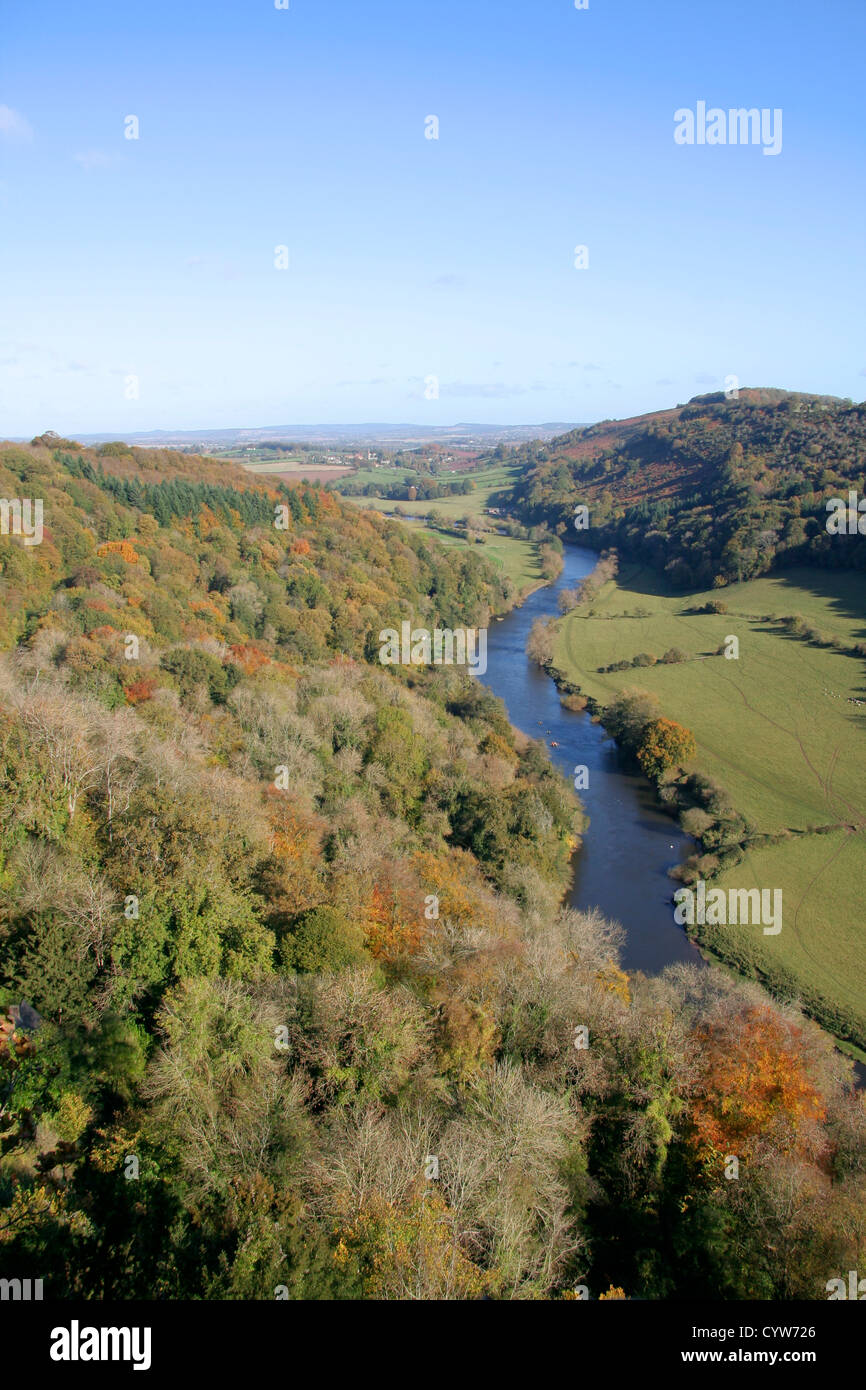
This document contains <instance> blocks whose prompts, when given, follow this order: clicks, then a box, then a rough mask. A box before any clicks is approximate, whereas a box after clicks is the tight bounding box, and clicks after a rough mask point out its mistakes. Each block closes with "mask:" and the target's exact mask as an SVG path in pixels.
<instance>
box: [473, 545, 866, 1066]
mask: <svg viewBox="0 0 866 1390" xmlns="http://www.w3.org/2000/svg"><path fill="white" fill-rule="evenodd" d="M564 558H565V565H564V568H563V571H562V574H561V575H560V577H559V579H558V580H557V581H556V583H555V584H553V585H548V586H547V587H545V588H543V589H536V591H535V593H534V594H531V595H530V597H529V598H528V599H527V600H526V602H525V603H524V605H523V607H522V608H514V609H512V610H511V612H510V613H508V614H506V616H505V617H504V618H501V619H496V618H494V619H493V621H492V622H491V624H490V627H489V630H488V634H487V671H486V673H485V675H484V676H483V678H482V679H483V683H484V684H485V685H486V686H488V687H489V689H490V690H492V691H493V693H494V695H499V696H500V697H501V698H502V699H503V700H504V701H505V707H506V709H507V710H508V717H509V719H510V720H511V722H512V724H515V725H516V726H517V728H518V729H522V730H523V732H524V733H525V734H529V736H530V737H531V738H541V739H544V741H545V743H546V744H547V746H548V748H549V749H550V756H551V758H552V759H553V761H554V762H555V763H556V765H557V767H559V768H560V770H561V771H562V772H564V773H565V775H566V776H567V777H568V778H569V779H573V777H574V769H575V767H577V766H583V767H586V768H587V769H588V772H589V785H588V786H587V787H586V789H585V790H582V791H581V792H580V793H579V795H580V799H581V801H582V802H583V806H584V809H585V811H586V813H587V815H588V816H589V822H590V823H589V826H588V828H587V830H586V833H585V835H584V839H583V842H582V844H581V845H580V847H579V849H577V850H576V851H575V854H574V858H573V860H572V870H573V874H574V878H573V882H572V887H571V891H570V892H569V895H568V902H569V904H570V905H571V906H572V907H576V908H588V907H598V908H599V909H600V910H601V911H602V912H603V913H604V915H605V917H608V918H610V919H612V920H613V921H616V922H619V923H620V924H621V925H622V926H623V927H624V928H625V940H624V943H623V950H622V964H623V966H624V967H625V969H626V970H643V971H645V972H646V973H647V974H655V973H656V972H658V971H659V970H663V969H664V967H665V966H666V965H672V964H673V963H674V961H689V962H691V963H692V964H693V965H703V964H704V961H703V957H702V956H701V953H700V951H699V950H698V948H697V946H694V945H693V944H692V943H691V942H690V941H689V939H688V937H687V936H686V934H685V932H684V931H683V929H682V927H678V926H677V924H676V922H675V921H674V917H673V907H672V904H671V894H672V893H673V891H674V883H673V880H672V879H670V878H669V877H668V870H669V869H670V868H672V867H673V866H674V865H675V864H678V863H680V861H681V860H682V859H684V858H685V856H686V855H687V854H689V853H690V852H691V850H692V849H693V846H694V841H693V840H691V839H689V837H688V836H687V835H684V834H683V833H682V831H681V830H680V828H679V826H678V825H677V822H676V821H675V820H673V819H672V818H671V817H669V816H666V815H665V814H664V813H663V812H662V811H660V810H659V809H658V806H657V805H656V802H655V796H654V793H653V791H652V788H651V787H650V785H649V783H648V782H646V781H645V780H644V778H643V777H641V776H639V775H636V774H634V773H631V772H628V771H626V769H625V768H624V767H623V765H622V759H621V756H620V754H619V752H618V750H617V748H616V745H615V744H614V743H613V741H612V739H609V738H608V737H607V735H606V734H605V732H604V729H603V728H602V727H601V725H600V724H593V722H592V720H591V718H590V716H589V715H588V714H585V713H580V714H578V713H576V712H575V711H574V710H569V709H565V708H564V706H563V705H561V704H560V701H559V691H558V690H557V688H556V686H555V685H554V683H553V681H552V680H551V679H550V677H549V676H548V675H546V674H545V672H544V671H542V670H541V669H540V667H538V666H536V664H535V662H534V661H530V660H529V657H528V656H527V655H526V639H527V637H528V636H529V629H530V628H531V627H532V624H533V623H534V622H535V619H536V618H546V617H548V616H549V615H550V614H554V615H556V616H558V615H559V606H558V594H559V591H560V589H571V588H573V587H574V585H575V584H576V583H577V582H578V581H579V580H580V579H583V578H584V576H585V575H587V574H589V572H590V570H592V569H593V568H594V567H595V564H596V562H597V560H598V556H597V555H596V553H595V551H594V550H587V549H586V548H585V547H583V546H573V545H567V546H566V547H565V557H564ZM552 743H557V744H558V745H559V746H558V747H557V748H552V747H551V744H552ZM854 1070H855V1074H856V1077H857V1084H858V1085H859V1086H861V1087H866V1063H864V1062H855V1063H854Z"/></svg>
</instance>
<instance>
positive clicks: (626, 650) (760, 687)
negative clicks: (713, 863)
mask: <svg viewBox="0 0 866 1390" xmlns="http://www.w3.org/2000/svg"><path fill="white" fill-rule="evenodd" d="M709 599H722V600H723V601H724V602H725V603H726V604H727V605H728V608H729V612H728V613H727V614H721V615H703V614H702V615H696V614H695V613H694V612H692V611H690V610H693V609H695V608H697V607H699V606H701V605H702V604H704V603H706V602H707V601H708V600H709ZM638 609H642V610H645V611H646V614H647V616H643V617H638V616H634V615H635V613H636V610H638ZM791 614H799V615H801V616H802V617H803V618H804V619H805V620H806V621H807V622H808V623H810V624H812V625H814V627H816V628H818V629H819V630H820V631H821V632H822V633H826V634H827V635H828V636H837V637H839V638H840V639H841V640H842V642H843V643H845V645H849V644H851V643H854V642H862V641H863V640H864V638H866V619H864V614H866V576H862V575H859V576H858V575H855V574H849V573H833V572H829V571H820V570H792V571H789V572H787V573H784V574H781V575H778V576H774V577H773V578H764V579H759V580H753V581H751V582H749V583H745V584H736V585H730V586H728V587H727V588H725V589H722V590H715V591H714V592H712V593H707V594H692V595H688V596H687V597H683V596H682V595H674V594H672V593H670V592H669V591H667V590H666V589H665V588H664V586H663V583H662V582H661V580H660V578H659V576H658V575H653V574H651V573H650V572H649V571H647V570H645V569H639V568H637V567H632V568H630V569H629V568H628V567H627V566H624V568H623V571H622V573H621V574H620V576H619V578H618V580H617V581H616V582H615V583H610V584H608V585H607V586H606V587H605V588H604V589H603V590H602V591H601V594H600V595H599V596H598V597H597V598H596V599H595V600H594V601H593V603H592V604H591V606H590V608H589V610H588V611H586V610H584V609H578V610H576V611H575V612H573V613H571V614H570V615H569V616H568V617H567V618H565V619H563V620H562V622H561V623H560V624H559V627H558V637H557V647H556V651H555V655H554V661H555V663H556V665H557V666H558V667H559V668H560V669H561V670H562V671H563V672H564V673H565V674H566V675H567V676H568V678H569V679H570V680H572V681H574V683H575V684H577V685H579V686H580V688H581V690H582V691H583V692H584V693H586V694H588V695H590V696H592V697H594V698H595V699H596V700H598V701H600V702H601V703H607V702H609V701H610V699H611V698H612V697H613V696H614V694H615V693H616V692H617V691H618V690H621V689H623V688H625V687H628V686H632V687H637V688H639V689H642V690H649V691H652V692H654V693H655V694H656V695H657V696H658V698H659V702H660V705H661V710H662V713H663V714H664V715H666V716H668V717H670V718H672V719H676V720H678V721H679V722H680V723H682V724H685V725H687V726H688V727H689V728H690V729H691V730H692V731H693V733H694V735H695V738H696V740H697V746H698V752H697V758H696V760H695V761H696V766H697V767H698V768H699V769H700V770H701V771H704V772H707V773H709V774H710V776H712V777H714V778H715V779H716V780H717V781H718V782H720V783H721V784H722V785H723V786H724V787H725V788H726V790H727V791H728V792H729V793H730V796H731V800H732V801H733V803H734V805H735V806H736V807H737V809H738V810H739V811H741V812H743V813H744V814H745V815H746V816H747V817H748V818H749V820H750V821H751V822H752V824H753V826H754V828H755V830H756V831H757V832H759V833H772V834H776V833H778V832H784V831H789V832H791V835H790V838H786V839H784V840H782V841H781V842H780V843H778V844H775V845H768V846H761V847H758V848H755V847H752V848H750V849H749V850H748V851H747V854H746V858H745V860H744V862H743V863H741V864H740V865H739V866H738V867H737V868H736V869H734V870H731V871H729V872H728V874H727V875H722V876H720V877H719V878H718V879H716V880H714V884H713V886H719V887H722V888H729V887H738V888H751V887H758V888H761V887H765V888H781V889H782V891H783V926H782V931H781V933H780V934H779V935H778V936H764V935H763V934H762V932H761V928H760V927H726V928H716V929H715V931H716V932H724V933H725V934H726V941H727V944H728V946H729V947H730V948H733V949H734V950H739V951H742V952H745V954H746V955H747V956H749V958H751V959H752V960H755V961H757V962H758V963H759V964H761V963H765V962H767V961H769V962H772V963H774V964H776V965H780V966H782V967H783V968H784V969H786V970H787V971H789V972H791V973H792V974H793V975H794V976H795V977H796V980H797V982H798V984H799V985H800V987H801V988H803V989H804V990H808V989H813V990H817V991H819V992H820V993H821V994H823V995H824V996H825V997H826V998H827V999H828V1000H831V1001H833V1002H834V1003H837V1004H841V1005H843V1006H845V1007H847V1008H849V1009H853V1010H855V1011H856V1012H857V1014H858V1015H859V1016H860V1017H861V1018H862V1019H863V1020H864V1027H866V911H864V907H863V903H862V901H861V898H860V893H861V891H862V885H863V883H864V882H866V791H864V787H866V663H864V661H863V660H862V659H859V658H856V657H852V656H849V655H845V654H843V653H841V652H838V651H834V650H831V649H828V648H820V647H817V646H814V645H811V644H810V643H808V642H805V641H803V640H800V639H797V638H795V637H792V636H789V635H788V634H787V633H785V632H784V631H783V630H782V629H781V628H780V627H779V626H778V624H774V623H773V622H772V621H771V619H772V618H781V617H784V616H787V615H791ZM629 615H631V616H629ZM731 635H733V636H736V637H737V638H738V639H739V658H738V659H737V660H727V659H726V658H725V657H723V656H715V655H712V653H713V652H715V650H716V649H717V648H718V647H719V646H720V645H721V644H722V643H723V642H724V641H725V639H726V638H727V637H729V636H731ZM670 647H677V648H679V649H681V650H682V651H683V652H685V653H686V654H687V655H688V657H689V660H687V661H686V662H683V663H681V664H673V665H661V664H660V665H656V666H652V667H641V668H638V669H631V670H626V671H620V672H616V673H610V674H601V673H600V672H599V669H598V668H599V667H602V666H607V665H610V664H611V663H613V662H615V661H617V660H628V659H631V658H633V657H634V656H636V655H637V654H638V653H641V652H646V653H650V654H652V655H655V656H657V657H660V656H661V655H662V654H663V653H664V652H665V651H666V650H667V649H668V648H670ZM858 700H860V701H864V703H863V704H862V705H858V704H856V703H855V701H858ZM819 827H820V828H821V829H822V831H823V832H824V833H820V834H819V833H816V831H817V829H818V828H819ZM831 827H832V828H831ZM720 949H721V943H720ZM727 954H728V955H730V954H731V951H730V949H729V950H728V951H727Z"/></svg>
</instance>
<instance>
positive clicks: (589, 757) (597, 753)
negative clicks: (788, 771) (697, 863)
mask: <svg viewBox="0 0 866 1390" xmlns="http://www.w3.org/2000/svg"><path fill="white" fill-rule="evenodd" d="M597 559H598V556H597V555H596V553H595V552H594V551H592V550H587V549H585V548H584V547H581V546H572V545H568V546H566V549H565V566H564V569H563V572H562V574H561V576H560V578H559V579H558V580H557V582H556V584H554V585H549V586H547V587H546V588H543V589H537V590H536V591H535V593H534V594H532V595H530V597H529V598H528V599H527V600H526V602H525V603H524V604H523V607H522V608H514V609H512V611H511V612H510V613H508V614H507V615H506V616H505V617H504V618H502V619H501V620H497V619H494V620H493V621H492V622H491V624H490V628H489V630H488V634H487V671H486V673H485V675H484V676H483V677H482V678H481V679H482V680H483V682H484V684H485V685H487V686H488V687H489V689H490V690H492V691H493V693H494V694H495V695H499V696H501V698H502V699H503V700H504V701H505V706H506V709H507V710H508V717H509V719H510V720H511V722H512V724H515V725H516V726H517V728H518V729H522V730H523V732H524V733H526V734H528V735H529V736H530V737H531V738H541V739H544V741H545V742H546V744H547V746H548V748H549V749H550V755H551V757H552V759H553V760H554V762H555V763H556V765H557V766H558V767H559V768H560V769H561V770H562V772H564V773H565V774H566V776H567V777H568V778H569V779H570V780H572V779H573V778H574V769H575V767H576V766H579V765H582V766H584V767H586V768H587V769H588V772H589V785H588V787H587V788H586V789H585V790H581V791H580V792H579V795H580V799H581V801H582V802H583V805H584V808H585V810H586V813H587V815H588V816H589V821H590V824H589V827H588V829H587V831H586V834H585V836H584V840H583V843H582V845H581V846H580V848H579V849H578V850H577V851H576V853H575V855H574V860H573V864H572V868H573V871H574V881H573V885H572V888H571V892H570V893H569V897H568V901H569V903H570V904H571V906H572V907H576V908H587V907H598V908H600V909H601V911H602V912H603V913H604V915H605V916H606V917H609V918H612V919H614V920H615V921H617V922H620V923H621V924H622V925H623V926H624V927H625V929H626V936H625V943H624V948H623V955H622V963H623V965H624V967H625V969H627V970H645V971H646V972H647V973H655V972H656V971H659V970H661V969H663V968H664V966H666V965H671V964H672V963H673V962H674V961H691V962H693V963H694V964H696V965H700V964H701V963H702V958H701V955H700V952H699V951H698V949H697V947H696V946H693V945H692V943H691V942H690V941H689V940H688V938H687V936H686V934H685V932H684V931H683V929H682V927H678V926H677V924H676V923H675V922H674V918H673V907H672V905H671V894H672V892H673V890H674V884H673V882H672V880H671V879H670V878H669V877H668V873H667V871H668V869H669V868H671V867H672V866H673V865H674V864H677V863H679V862H680V860H681V859H683V858H684V857H685V855H686V854H687V853H688V852H689V851H690V849H691V848H692V844H693V842H692V841H691V840H690V839H688V837H687V836H685V835H683V833H682V831H681V830H680V829H679V827H678V825H677V822H676V821H675V820H673V819H672V818H671V817H669V816H666V815H664V813H663V812H661V811H660V810H659V809H658V807H657V806H656V804H655V799H654V795H653V792H652V789H651V787H650V786H649V784H648V783H647V782H646V781H645V780H644V779H643V778H642V777H640V776H636V775H634V774H633V773H630V772H628V771H626V770H625V769H624V767H623V766H622V760H621V757H620V754H619V752H618V750H617V748H616V746H615V744H614V743H613V742H612V740H611V739H609V738H608V737H607V736H606V734H605V732H604V730H603V729H602V727H601V725H600V724H593V722H592V720H591V719H590V717H589V715H588V714H583V713H581V714H578V713H575V712H574V711H573V710H568V709H565V708H564V707H563V706H562V705H561V704H560V701H559V692H558V691H557V689H556V686H555V685H554V683H553V681H552V680H551V679H550V677H549V676H548V675H546V674H545V672H544V671H542V670H541V669H540V668H539V667H538V666H536V665H535V663H534V662H532V661H530V660H529V658H528V657H527V655H526V639H527V636H528V635H529V629H530V628H531V627H532V624H533V622H534V621H535V619H536V618H540V617H547V616H548V615H549V614H557V615H558V613H559V609H558V606H557V596H558V594H559V590H560V589H562V588H572V587H573V586H574V585H575V584H576V583H577V582H578V580H580V579H582V578H583V577H584V576H585V575H587V574H589V572H590V570H592V569H593V568H594V566H595V564H596V562H597ZM552 743H557V744H558V745H559V747H558V748H551V744H552Z"/></svg>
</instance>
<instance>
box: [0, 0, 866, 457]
mask: <svg viewBox="0 0 866 1390" xmlns="http://www.w3.org/2000/svg"><path fill="white" fill-rule="evenodd" d="M0 33H2V35H3V39H2V44H0V227H2V230H0V244H2V260H3V266H4V273H3V291H2V313H0V435H30V434H32V433H35V432H36V431H41V430H43V429H46V428H53V429H56V430H58V431H61V432H66V433H72V434H74V433H76V432H79V433H85V432H91V431H93V432H95V431H110V432H116V433H117V434H118V435H123V434H124V433H125V432H130V431H133V430H141V429H151V428H170V429H180V428H197V427H202V428H204V427H219V426H226V427H228V426H243V425H249V426H252V425H269V424H273V425H277V424H290V423H306V422H314V421H333V422H356V421H374V420H375V421H419V422H421V423H429V424H446V423H452V422H454V421H460V420H463V421H499V422H503V423H521V422H541V421H553V420H573V421H582V420H594V419H601V418H604V417H608V416H624V415H629V414H634V413H637V412H640V411H644V410H650V409H655V408H658V407H661V406H665V405H670V404H674V403H676V402H677V401H682V400H686V399H688V397H690V396H692V395H696V394H698V393H700V392H704V391H708V390H713V389H720V388H721V387H722V386H723V384H724V379H725V377H727V376H728V375H734V376H736V377H737V378H738V379H739V381H740V383H741V384H742V385H768V386H769V385H772V386H783V387H787V388H790V389H794V390H813V391H820V392H829V393H832V394H837V395H842V396H852V397H854V398H855V399H857V400H861V399H863V398H864V397H866V343H864V332H863V324H864V303H866V295H864V281H866V271H864V250H866V238H864V230H863V229H864V226H866V216H864V213H866V178H864V173H866V167H864V166H866V160H864V143H866V110H864V106H863V101H862V91H863V81H862V70H863V60H864V54H866V5H864V4H863V3H862V0H824V3H823V4H822V5H820V6H817V5H814V4H813V3H811V0H808V2H807V0H729V2H728V3H726V4H718V5H711V4H709V3H696V0H657V3H649V0H642V3H641V2H640V0H618V2H615V0H589V9H588V10H585V11H578V10H576V9H575V8H574V3H573V0H526V3H518V2H517V0H435V3H433V0H430V3H425V2H424V0H414V2H413V0H363V3H360V0H333V2H332V3H331V2H329V0H290V9H288V10H277V9H276V8H275V7H274V4H273V0H213V3H208V0H184V3H183V4H179V3H177V0H147V2H146V3H133V4H124V3H117V0H79V3H76V4H69V3H66V2H65V0H64V3H61V0H42V3H39V4H31V5H28V6H24V5H21V4H19V3H17V2H16V0H0ZM699 100H704V101H706V102H707V104H708V105H709V106H711V107H712V106H719V107H721V108H723V109H728V108H731V107H739V106H746V107H758V108H765V107H766V108H781V110H782V112H783V144H782V151H781V153H780V154H779V155H778V156H775V157H774V156H766V155H764V154H763V152H762V149H761V148H760V147H756V146H742V145H740V146H737V145H726V146H712V147H711V146H707V145H703V146H698V145H693V146H679V145H677V144H676V143H675V142H674V139H673V130H674V119H673V117H674V112H675V111H676V110H677V109H679V108H684V107H689V108H692V109H694V108H695V106H696V103H697V102H698V101H699ZM128 115H136V116H137V117H138V119H139V122H140V138H139V139H138V140H136V141H133V140H127V139H125V138H124V119H125V117H127V116H128ZM430 115H435V116H437V117H438V119H439V123H440V124H439V139H438V140H427V139H425V118H426V117H428V116H430ZM578 244H582V245H586V246H588V248H589V268H588V269H586V270H576V269H575V267H574V248H575V246H576V245H578ZM280 245H286V246H288V248H289V268H288V270H285V271H283V270H277V269H276V268H275V267H274V250H275V247H277V246H280ZM131 376H134V377H135V378H136V379H137V390H138V398H137V399H136V398H134V394H133V398H127V397H128V396H129V395H130V394H131V392H132V391H134V388H130V385H129V380H128V379H129V378H130V377H131ZM430 377H435V378H436V379H437V381H438V389H439V395H438V398H432V399H428V398H427V395H425V381H426V380H427V379H428V378H430Z"/></svg>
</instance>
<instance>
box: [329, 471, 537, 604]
mask: <svg viewBox="0 0 866 1390" xmlns="http://www.w3.org/2000/svg"><path fill="white" fill-rule="evenodd" d="M368 472H371V473H372V479H376V478H382V477H383V476H384V475H388V476H389V478H390V480H391V481H394V480H395V478H396V480H398V481H402V479H403V478H405V477H406V470H405V469H400V470H395V469H385V468H377V469H375V470H366V471H365V472H363V473H358V474H356V475H355V478H357V479H359V480H360V481H362V482H367V481H370V480H371V479H369V478H368V477H367V473H368ZM514 474H515V469H514V468H513V467H511V466H510V465H509V464H499V465H497V466H496V467H494V468H485V469H482V470H481V471H480V472H478V473H471V474H467V476H468V477H470V478H471V479H472V481H473V482H474V483H475V488H474V490H473V491H472V492H471V493H468V494H466V495H465V496H459V497H441V498H439V499H437V500H435V501H431V502H421V501H415V502H394V501H392V500H390V499H388V498H381V497H347V498H346V499H345V500H346V501H347V502H352V503H353V504H354V505H355V506H357V507H366V508H372V509H373V510H375V511H379V512H387V513H389V514H390V513H393V511H394V508H395V507H400V509H401V511H404V512H411V513H412V517H421V516H429V514H430V512H433V511H435V512H438V514H439V515H440V516H441V517H442V519H443V521H448V522H454V521H457V520H459V519H460V518H462V517H480V516H481V515H482V513H483V512H484V509H485V507H487V506H488V505H489V500H488V499H489V498H490V495H491V493H493V492H496V491H498V490H499V489H500V488H504V487H508V486H509V485H510V484H511V482H512V481H513V478H514ZM392 475H393V476H392ZM440 476H442V477H443V479H450V478H451V476H452V475H451V474H444V475H440ZM454 476H455V477H457V476H459V475H457V474H455V475H454ZM355 478H353V481H355ZM397 520H402V524H403V525H405V526H413V527H417V528H420V529H423V530H424V532H425V534H427V535H429V537H430V539H431V540H434V541H438V542H439V544H441V545H444V546H446V547H456V548H460V547H464V548H465V547H467V546H468V547H470V548H472V549H474V550H476V551H478V552H479V553H480V554H482V555H483V556H484V558H485V559H487V560H490V561H491V563H492V564H494V565H495V566H496V567H497V569H500V570H501V571H502V573H503V574H505V575H507V576H508V577H509V578H510V579H511V580H512V582H513V584H514V586H515V590H516V592H517V593H518V594H519V595H520V596H521V597H525V596H526V594H528V593H529V592H530V591H531V590H532V589H536V588H538V586H539V585H540V584H542V583H543V582H544V579H543V576H542V573H541V565H540V563H539V555H538V546H537V545H536V544H535V543H534V542H532V541H523V540H517V539H515V538H513V537H511V536H501V535H499V534H498V533H497V532H496V531H495V530H490V531H485V532H483V535H484V543H483V545H478V544H476V543H475V541H468V540H467V539H466V537H465V536H458V535H453V534H451V533H450V532H443V531H437V530H428V529H427V527H426V526H425V525H424V523H423V522H420V521H413V520H412V518H411V517H406V518H405V519H402V518H399V517H398V518H397ZM496 520H497V519H496V517H490V518H489V519H488V521H489V524H490V526H492V527H495V525H496Z"/></svg>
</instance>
